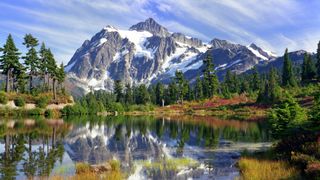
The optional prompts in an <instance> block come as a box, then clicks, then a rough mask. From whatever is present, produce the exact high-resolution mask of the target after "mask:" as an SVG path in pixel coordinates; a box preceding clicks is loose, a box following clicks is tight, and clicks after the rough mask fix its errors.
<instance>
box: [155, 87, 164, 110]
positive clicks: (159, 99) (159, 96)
mask: <svg viewBox="0 0 320 180" xmlns="http://www.w3.org/2000/svg"><path fill="white" fill-rule="evenodd" d="M164 99H165V97H164V86H163V84H162V83H160V82H158V83H157V84H156V103H157V104H158V105H161V106H164Z"/></svg>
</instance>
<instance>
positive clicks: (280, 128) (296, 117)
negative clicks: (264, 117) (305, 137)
mask: <svg viewBox="0 0 320 180" xmlns="http://www.w3.org/2000/svg"><path fill="white" fill-rule="evenodd" d="M306 119H307V115H306V112H305V110H304V109H303V108H301V107H300V105H299V104H298V103H297V102H296V101H295V100H294V98H293V97H291V96H289V97H287V99H286V100H285V101H284V102H282V103H281V104H280V105H278V106H275V107H274V108H272V109H271V111H270V112H269V114H268V120H269V123H270V125H271V128H272V133H273V135H274V136H275V137H277V138H279V137H280V138H281V137H286V136H288V135H290V134H292V133H293V132H294V131H295V130H296V129H297V128H299V127H301V126H302V124H303V123H304V122H305V121H306Z"/></svg>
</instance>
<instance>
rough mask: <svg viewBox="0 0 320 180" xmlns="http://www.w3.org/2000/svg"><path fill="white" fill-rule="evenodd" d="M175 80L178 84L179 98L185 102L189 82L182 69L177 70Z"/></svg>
mask: <svg viewBox="0 0 320 180" xmlns="http://www.w3.org/2000/svg"><path fill="white" fill-rule="evenodd" d="M175 75H176V76H175V82H176V85H177V90H178V91H177V93H178V94H177V96H178V100H179V101H180V102H181V103H183V99H184V97H185V95H186V94H187V93H188V83H187V82H186V80H185V78H184V76H183V73H182V72H181V71H176V74H175Z"/></svg>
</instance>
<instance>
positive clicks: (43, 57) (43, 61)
mask: <svg viewBox="0 0 320 180" xmlns="http://www.w3.org/2000/svg"><path fill="white" fill-rule="evenodd" d="M39 54H40V59H39V70H40V74H41V75H42V79H43V87H44V88H45V89H48V88H49V82H48V81H49V77H48V55H49V54H48V50H47V48H46V45H45V44H44V43H42V44H41V47H40V51H39Z"/></svg>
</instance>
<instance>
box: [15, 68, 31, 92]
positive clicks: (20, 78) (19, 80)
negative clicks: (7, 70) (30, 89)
mask: <svg viewBox="0 0 320 180" xmlns="http://www.w3.org/2000/svg"><path fill="white" fill-rule="evenodd" d="M14 74H15V75H16V84H17V86H16V90H17V91H18V92H20V93H25V91H26V85H27V79H28V75H27V74H26V68H25V67H23V65H22V64H20V65H19V67H18V68H17V69H15V71H14Z"/></svg>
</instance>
